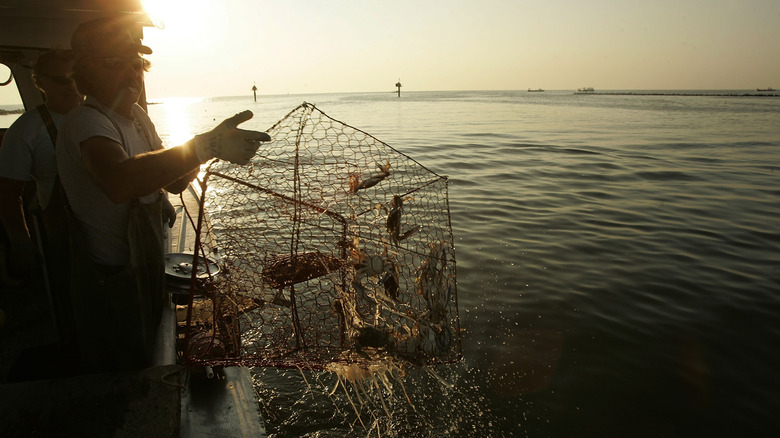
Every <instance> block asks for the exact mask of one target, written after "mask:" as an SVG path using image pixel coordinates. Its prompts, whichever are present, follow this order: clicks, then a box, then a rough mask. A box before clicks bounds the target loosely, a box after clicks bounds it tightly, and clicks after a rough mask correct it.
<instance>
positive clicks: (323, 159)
mask: <svg viewBox="0 0 780 438" xmlns="http://www.w3.org/2000/svg"><path fill="white" fill-rule="evenodd" d="M268 133H269V134H270V136H271V138H272V139H273V140H272V141H271V142H269V143H265V144H264V145H263V146H262V147H261V150H260V151H259V152H258V154H257V156H256V157H255V158H254V159H253V161H252V163H250V164H249V165H247V166H236V165H232V164H229V163H225V162H221V161H214V162H212V163H211V164H210V165H209V166H208V168H207V169H206V172H205V176H204V178H203V179H202V181H201V189H202V200H201V207H200V211H199V212H198V214H199V218H201V220H199V221H198V223H199V224H200V225H199V226H198V231H197V234H198V236H200V239H199V242H203V243H202V244H201V245H200V247H199V251H200V252H203V253H205V252H206V250H205V247H206V242H208V243H209V244H215V245H216V246H217V247H218V250H219V251H218V252H219V255H220V268H221V271H220V275H219V276H216V277H214V278H213V289H212V290H213V291H214V292H213V297H212V299H213V300H214V311H213V315H214V316H213V318H212V320H211V321H205V322H204V321H199V322H197V323H195V322H193V321H189V322H188V325H187V327H186V330H187V333H188V336H189V337H194V335H192V334H197V333H209V334H211V336H210V337H207V336H203V335H200V336H199V338H198V339H200V340H201V342H202V340H203V339H215V340H220V347H221V349H213V350H208V349H205V350H207V351H209V352H210V354H209V355H198V354H197V352H198V351H204V348H203V346H202V345H199V348H193V349H192V351H189V352H188V358H187V359H188V360H189V361H191V362H200V363H209V364H223V365H229V364H244V365H254V366H280V367H304V368H310V369H325V367H326V366H328V364H332V363H344V364H353V363H368V362H370V361H372V360H377V359H380V358H387V357H392V358H395V359H398V360H402V361H405V362H409V363H413V364H421V365H426V364H440V363H451V362H455V361H457V360H460V358H461V346H460V324H459V319H458V307H457V282H456V272H455V253H454V246H453V238H452V230H451V226H450V216H449V204H448V200H447V187H448V186H447V184H448V181H447V178H446V177H444V176H440V175H437V174H436V173H435V172H432V171H431V170H429V169H427V168H425V167H424V166H422V165H421V164H420V163H418V162H417V161H415V160H414V159H412V158H410V157H409V156H407V155H405V154H403V153H401V152H399V151H397V150H396V149H394V148H392V147H390V146H389V145H387V144H385V143H383V142H381V141H380V140H378V139H376V138H375V137H373V136H371V135H370V134H367V133H365V132H363V131H361V130H359V129H356V128H354V127H352V126H349V125H347V124H345V123H343V122H340V121H338V120H335V119H333V118H331V117H329V116H327V115H326V114H325V113H323V112H322V111H320V110H319V109H318V108H316V107H315V106H313V105H311V104H308V103H304V104H302V105H300V106H299V107H297V108H295V109H294V110H293V111H291V112H290V113H289V114H288V115H287V116H285V117H284V118H283V119H282V120H280V121H279V122H278V123H276V124H275V125H274V126H273V127H271V128H270V129H269V130H268ZM206 237H208V238H206ZM204 257H205V256H204ZM225 346H227V347H225ZM214 351H224V355H223V357H215V354H214Z"/></svg>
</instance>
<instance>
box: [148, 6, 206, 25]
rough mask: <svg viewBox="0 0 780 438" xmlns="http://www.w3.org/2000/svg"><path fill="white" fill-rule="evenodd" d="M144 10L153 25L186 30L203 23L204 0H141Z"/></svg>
mask: <svg viewBox="0 0 780 438" xmlns="http://www.w3.org/2000/svg"><path fill="white" fill-rule="evenodd" d="M141 3H142V4H143V7H144V10H145V11H146V13H147V14H149V17H150V18H151V19H152V22H154V24H155V26H158V27H164V28H166V29H172V30H186V29H191V28H197V27H199V26H201V25H203V22H204V21H205V17H206V15H207V11H205V6H206V1H205V0H142V2H141Z"/></svg>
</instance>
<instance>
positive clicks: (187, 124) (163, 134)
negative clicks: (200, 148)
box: [158, 97, 203, 148]
mask: <svg viewBox="0 0 780 438" xmlns="http://www.w3.org/2000/svg"><path fill="white" fill-rule="evenodd" d="M202 100H203V99H202V98H199V97H170V98H165V99H162V100H161V101H160V102H159V103H160V104H162V105H161V106H162V109H164V117H165V120H164V121H163V123H161V124H160V125H158V126H160V127H163V126H164V128H167V129H163V130H160V131H159V132H158V133H159V135H160V138H162V140H163V145H165V147H167V148H169V147H173V146H178V145H180V144H182V143H184V142H186V141H188V140H190V139H191V138H192V137H193V136H194V135H195V134H194V133H193V132H192V131H193V126H192V121H191V120H190V116H189V114H188V112H187V110H188V108H187V107H188V106H189V105H192V104H196V103H199V102H201V101H202ZM161 125H162V126H161Z"/></svg>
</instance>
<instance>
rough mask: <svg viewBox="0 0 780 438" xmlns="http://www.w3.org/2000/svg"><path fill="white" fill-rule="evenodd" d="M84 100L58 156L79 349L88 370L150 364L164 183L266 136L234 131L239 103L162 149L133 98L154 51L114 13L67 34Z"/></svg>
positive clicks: (176, 187)
mask: <svg viewBox="0 0 780 438" xmlns="http://www.w3.org/2000/svg"><path fill="white" fill-rule="evenodd" d="M71 47H72V49H73V51H74V54H75V56H76V60H75V64H74V69H73V78H74V79H75V81H76V85H77V86H78V88H79V90H80V91H81V92H82V93H83V94H85V95H86V100H85V102H84V105H82V106H81V107H79V108H76V109H75V110H73V111H71V113H70V114H69V115H68V117H66V119H65V120H64V123H63V126H62V129H61V134H60V136H59V138H58V140H57V141H58V143H57V144H58V145H57V161H58V167H59V172H60V178H61V179H62V185H63V188H64V189H65V193H66V195H67V197H68V200H69V203H70V208H71V212H72V214H71V221H70V222H71V234H72V236H71V244H72V248H71V253H72V257H73V263H72V272H71V276H72V280H71V286H72V287H71V290H72V302H73V308H74V316H75V319H76V323H77V335H78V338H79V348H80V350H81V353H82V356H83V358H84V360H85V366H88V367H92V368H93V370H94V371H102V370H120V369H132V368H139V367H144V366H147V365H149V361H150V359H151V354H152V348H153V345H154V334H155V331H156V328H157V325H158V323H159V320H160V315H161V312H162V309H163V306H164V305H165V304H166V300H167V294H166V293H165V291H164V288H163V280H164V266H163V246H162V233H163V232H162V227H163V221H164V220H167V221H170V223H171V224H172V215H171V217H170V218H168V217H166V218H164V213H163V210H164V206H165V205H168V206H169V205H170V204H167V200H166V199H165V194H164V192H163V191H162V190H165V191H168V192H173V193H180V192H181V191H183V190H184V189H185V188H186V187H187V186H188V184H189V183H190V182H191V181H192V180H193V179H194V177H195V176H196V175H197V172H198V170H199V168H200V165H201V164H203V163H206V162H207V161H209V160H211V159H212V158H219V159H222V160H226V161H230V162H232V163H236V164H247V163H248V162H249V161H250V160H251V158H252V156H253V155H254V154H255V152H256V151H257V149H258V147H259V142H262V141H269V140H270V137H269V136H268V134H266V133H264V132H257V131H248V130H242V129H238V128H237V126H238V125H239V124H240V123H243V122H245V121H247V120H249V119H250V118H251V117H252V113H251V112H250V111H244V112H242V113H239V114H236V115H235V116H233V117H231V118H229V119H227V120H225V121H223V122H222V123H221V124H219V126H217V127H216V128H214V129H213V130H212V131H209V132H207V133H204V134H200V135H197V136H195V138H193V139H192V140H190V141H188V142H187V143H185V144H183V145H180V146H176V147H172V148H168V149H165V148H163V146H162V141H161V139H160V138H159V136H158V135H157V132H156V130H155V127H154V124H153V123H152V122H151V120H150V119H149V117H148V115H147V114H146V112H145V111H144V110H143V109H142V108H141V107H140V106H139V105H138V104H137V103H136V102H137V101H138V99H139V97H140V95H141V92H142V90H143V80H144V73H145V71H147V70H148V68H149V65H150V64H149V62H148V61H147V60H146V59H144V58H143V57H141V55H149V54H151V53H152V50H151V49H150V48H149V47H146V46H144V45H142V44H141V43H140V40H138V39H136V38H134V37H133V36H132V35H131V34H130V32H129V31H128V30H127V28H126V27H125V26H123V24H122V22H121V21H120V20H119V19H117V18H100V19H97V20H92V21H89V22H86V23H83V24H81V25H80V26H79V27H78V28H77V29H76V30H75V32H74V33H73V35H72V37H71Z"/></svg>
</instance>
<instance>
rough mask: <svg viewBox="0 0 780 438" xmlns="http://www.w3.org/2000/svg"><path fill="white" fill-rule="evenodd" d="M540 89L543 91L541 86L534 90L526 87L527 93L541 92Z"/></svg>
mask: <svg viewBox="0 0 780 438" xmlns="http://www.w3.org/2000/svg"><path fill="white" fill-rule="evenodd" d="M542 91H544V90H542V89H541V88H537V89H536V90H532V89H530V88H529V89H528V92H529V93H541V92H542Z"/></svg>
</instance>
